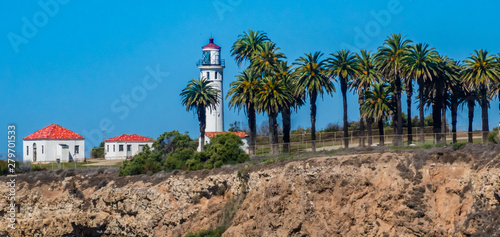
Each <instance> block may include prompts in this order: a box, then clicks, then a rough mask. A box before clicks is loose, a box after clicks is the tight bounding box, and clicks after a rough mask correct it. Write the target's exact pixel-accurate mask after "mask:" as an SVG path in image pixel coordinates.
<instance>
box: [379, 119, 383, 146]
mask: <svg viewBox="0 0 500 237" xmlns="http://www.w3.org/2000/svg"><path fill="white" fill-rule="evenodd" d="M378 140H379V143H378V145H379V146H384V122H383V121H382V119H379V120H378Z"/></svg>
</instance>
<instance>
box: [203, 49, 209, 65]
mask: <svg viewBox="0 0 500 237" xmlns="http://www.w3.org/2000/svg"><path fill="white" fill-rule="evenodd" d="M203 64H204V65H206V64H210V51H203Z"/></svg>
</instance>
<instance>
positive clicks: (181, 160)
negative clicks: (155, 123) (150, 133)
mask: <svg viewBox="0 0 500 237" xmlns="http://www.w3.org/2000/svg"><path fill="white" fill-rule="evenodd" d="M242 145H243V141H242V140H241V138H240V137H239V136H237V135H235V134H233V133H225V134H219V135H217V136H215V137H214V138H212V139H211V141H210V144H208V145H206V146H205V148H206V150H205V151H203V152H196V151H195V149H196V143H195V142H193V141H192V140H191V139H190V138H189V136H188V135H187V134H180V133H179V132H178V131H172V132H165V133H163V134H162V135H160V137H158V139H157V140H156V141H155V142H154V143H153V149H150V148H149V147H148V146H145V148H144V151H143V152H141V153H139V154H137V155H135V156H134V157H133V158H132V160H130V161H125V162H124V163H123V165H122V167H121V169H120V175H121V176H123V175H136V174H150V173H156V172H159V171H161V170H167V171H171V170H176V169H184V170H200V169H212V168H220V167H222V166H223V165H225V164H236V163H242V162H245V161H247V160H249V159H250V157H249V156H248V155H247V154H246V153H245V152H244V151H243V150H242V149H241V148H240V147H241V146H242Z"/></svg>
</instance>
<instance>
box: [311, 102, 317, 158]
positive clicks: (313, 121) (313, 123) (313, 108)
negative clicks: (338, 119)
mask: <svg viewBox="0 0 500 237" xmlns="http://www.w3.org/2000/svg"><path fill="white" fill-rule="evenodd" d="M309 97H310V100H309V102H310V104H311V142H312V146H311V147H312V152H316V98H317V97H318V94H316V93H315V92H313V93H311V94H310V96H309Z"/></svg>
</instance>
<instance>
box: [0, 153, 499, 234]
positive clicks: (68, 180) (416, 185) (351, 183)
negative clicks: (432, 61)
mask: <svg viewBox="0 0 500 237" xmlns="http://www.w3.org/2000/svg"><path fill="white" fill-rule="evenodd" d="M499 174H500V147H499V146H497V145H466V146H465V147H462V148H461V149H459V150H456V151H454V150H453V149H452V148H434V149H430V150H420V149H416V150H408V151H397V152H388V151H371V152H365V154H354V155H352V154H351V155H331V156H326V155H325V157H318V158H309V159H301V160H292V161H279V162H275V163H272V164H268V165H240V166H234V167H223V168H222V169H216V170H211V171H198V172H184V171H181V172H174V173H158V174H155V175H151V176H148V175H140V176H134V177H117V170H109V169H108V170H105V169H101V170H90V171H74V170H64V171H58V172H34V173H29V174H23V175H19V176H18V180H17V186H18V187H17V190H16V196H17V198H18V202H17V204H18V206H20V208H19V210H18V211H19V212H18V214H17V217H16V220H17V223H16V229H15V230H11V229H8V228H7V226H8V225H7V220H6V216H7V214H6V213H5V212H2V215H3V216H4V218H2V219H1V224H0V231H2V232H3V233H4V234H7V233H8V234H9V236H63V235H64V236H101V235H104V236H184V235H185V234H186V233H188V232H194V231H199V230H202V229H213V228H215V227H217V226H218V225H221V223H223V222H224V223H229V224H230V226H229V228H228V229H227V230H226V232H225V233H224V235H223V236H363V235H365V236H470V235H485V236H500V234H499V233H500V220H499V217H500V208H499V206H500V180H499ZM7 181H8V179H7V177H2V178H1V179H0V183H2V184H0V186H3V187H7ZM8 194H9V190H8V189H7V188H4V189H0V198H2V199H4V200H6V199H7V195H8ZM0 206H1V208H3V210H6V209H7V205H6V202H1V203H0ZM233 214H234V215H233ZM231 221H232V222H231Z"/></svg>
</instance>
